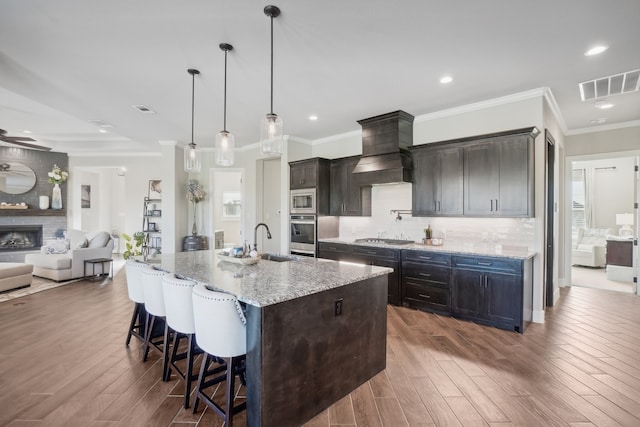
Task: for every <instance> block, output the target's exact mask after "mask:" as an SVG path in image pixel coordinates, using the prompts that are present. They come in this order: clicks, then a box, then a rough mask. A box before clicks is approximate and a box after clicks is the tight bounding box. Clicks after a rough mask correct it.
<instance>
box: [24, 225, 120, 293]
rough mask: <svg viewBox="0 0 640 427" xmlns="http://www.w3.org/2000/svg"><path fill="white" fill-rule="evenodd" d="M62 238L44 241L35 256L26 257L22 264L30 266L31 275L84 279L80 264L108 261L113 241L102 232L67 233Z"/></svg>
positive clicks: (59, 279)
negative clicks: (97, 259) (31, 267)
mask: <svg viewBox="0 0 640 427" xmlns="http://www.w3.org/2000/svg"><path fill="white" fill-rule="evenodd" d="M65 237H66V239H64V240H63V239H59V240H53V241H47V242H45V245H44V246H43V247H42V248H40V253H39V254H28V255H27V256H26V257H25V259H24V262H25V264H32V265H33V275H34V276H39V277H44V278H47V279H51V280H55V281H56V282H60V281H63V280H71V279H77V278H81V277H84V273H85V272H84V261H85V260H87V259H95V258H111V253H112V252H113V245H114V241H113V239H112V238H111V234H109V233H107V232H106V231H99V232H97V233H85V232H83V231H80V230H68V231H67V233H66V236H65Z"/></svg>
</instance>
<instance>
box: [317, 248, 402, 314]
mask: <svg viewBox="0 0 640 427" xmlns="http://www.w3.org/2000/svg"><path fill="white" fill-rule="evenodd" d="M318 258H326V259H332V260H335V261H348V262H356V263H360V264H369V265H377V266H379V267H389V268H392V269H393V273H390V274H388V275H387V278H388V280H389V282H388V295H387V298H388V299H387V301H388V303H389V304H392V305H399V304H400V250H399V249H391V248H378V247H371V246H359V245H348V244H342V243H330V242H319V243H318Z"/></svg>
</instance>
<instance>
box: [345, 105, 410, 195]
mask: <svg viewBox="0 0 640 427" xmlns="http://www.w3.org/2000/svg"><path fill="white" fill-rule="evenodd" d="M358 123H359V124H360V126H362V156H361V158H360V160H359V161H358V163H357V164H356V166H355V168H354V169H353V173H354V174H356V176H357V177H358V182H359V183H360V184H361V185H376V184H393V183H401V182H412V172H413V162H412V160H411V153H410V152H409V147H411V146H412V145H413V116H412V115H411V114H408V113H406V112H404V111H401V110H398V111H394V112H391V113H387V114H382V115H379V116H375V117H370V118H368V119H363V120H358Z"/></svg>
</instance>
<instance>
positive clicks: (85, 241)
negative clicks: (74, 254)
mask: <svg viewBox="0 0 640 427" xmlns="http://www.w3.org/2000/svg"><path fill="white" fill-rule="evenodd" d="M88 247H89V241H88V240H87V239H86V238H85V239H84V240H83V241H82V242H80V243H78V246H76V249H82V248H88Z"/></svg>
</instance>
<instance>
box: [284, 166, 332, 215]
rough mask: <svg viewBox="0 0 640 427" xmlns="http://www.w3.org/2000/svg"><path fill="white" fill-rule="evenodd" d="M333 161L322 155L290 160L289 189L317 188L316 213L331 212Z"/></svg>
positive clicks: (326, 213)
mask: <svg viewBox="0 0 640 427" xmlns="http://www.w3.org/2000/svg"><path fill="white" fill-rule="evenodd" d="M330 174H331V161H330V160H329V159H324V158H321V157H314V158H312V159H305V160H297V161H294V162H289V189H290V190H299V189H306V188H315V189H316V212H315V213H316V214H317V215H328V214H329V197H330V191H331V179H330Z"/></svg>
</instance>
